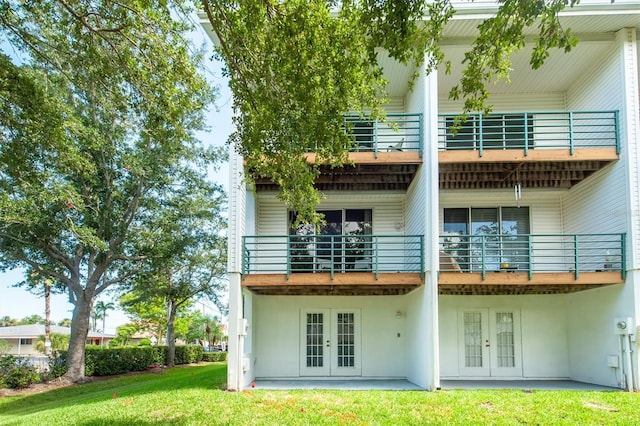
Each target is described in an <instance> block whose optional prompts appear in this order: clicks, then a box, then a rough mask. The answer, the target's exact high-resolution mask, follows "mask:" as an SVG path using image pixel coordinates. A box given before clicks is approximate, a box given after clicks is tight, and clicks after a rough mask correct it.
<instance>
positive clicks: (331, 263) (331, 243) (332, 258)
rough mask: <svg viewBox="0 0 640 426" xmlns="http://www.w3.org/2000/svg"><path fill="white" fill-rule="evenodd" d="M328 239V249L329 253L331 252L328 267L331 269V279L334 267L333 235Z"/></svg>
mask: <svg viewBox="0 0 640 426" xmlns="http://www.w3.org/2000/svg"><path fill="white" fill-rule="evenodd" d="M329 241H330V246H329V250H330V253H331V256H329V259H330V264H329V265H330V269H329V270H330V271H331V279H333V276H334V272H335V271H334V268H335V261H334V259H335V258H334V256H335V250H334V244H335V237H330V239H329Z"/></svg>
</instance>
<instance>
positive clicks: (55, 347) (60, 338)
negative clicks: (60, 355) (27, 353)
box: [35, 333, 70, 353]
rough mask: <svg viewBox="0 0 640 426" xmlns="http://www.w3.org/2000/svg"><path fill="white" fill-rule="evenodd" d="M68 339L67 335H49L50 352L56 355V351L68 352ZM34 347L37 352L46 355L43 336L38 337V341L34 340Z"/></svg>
mask: <svg viewBox="0 0 640 426" xmlns="http://www.w3.org/2000/svg"><path fill="white" fill-rule="evenodd" d="M69 338H70V336H69V335H68V334H60V333H51V351H53V352H54V353H56V352H57V351H66V350H68V349H69ZM35 347H36V350H37V351H38V352H42V353H46V345H45V337H44V335H42V336H39V337H38V340H36V345H35Z"/></svg>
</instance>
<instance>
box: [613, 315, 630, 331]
mask: <svg viewBox="0 0 640 426" xmlns="http://www.w3.org/2000/svg"><path fill="white" fill-rule="evenodd" d="M613 330H614V332H615V333H616V334H634V332H635V329H634V327H633V318H631V317H624V318H616V319H615V320H614V321H613Z"/></svg>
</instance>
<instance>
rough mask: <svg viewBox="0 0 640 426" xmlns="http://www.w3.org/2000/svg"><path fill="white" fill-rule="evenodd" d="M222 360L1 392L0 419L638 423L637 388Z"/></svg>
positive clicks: (61, 422) (52, 421) (32, 422)
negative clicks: (274, 370) (425, 378)
mask: <svg viewBox="0 0 640 426" xmlns="http://www.w3.org/2000/svg"><path fill="white" fill-rule="evenodd" d="M225 375H226V365H225V364H222V363H216V364H205V365H202V366H193V367H183V368H175V369H172V370H168V371H165V372H164V373H163V374H157V373H150V374H144V375H137V376H128V377H122V378H117V379H110V380H105V381H101V382H95V383H88V384H85V385H78V386H73V387H69V388H63V389H57V390H52V391H50V392H46V393H41V394H33V395H29V396H16V397H4V398H0V424H1V425H71V424H73V425H102V424H104V425H146V424H148V425H158V424H175V425H206V424H212V425H213V424H232V425H297V424H309V425H316V424H339V425H342V424H346V425H370V424H375V425H379V424H389V425H407V424H409V425H410V424H415V425H423V424H445V425H452V424H454V425H455V424H461V425H469V424H539V425H550V424H576V425H588V424H593V425H595V424H597V425H601V424H618V425H627V424H628V425H634V424H635V425H637V424H640V394H630V393H625V392H577V391H522V390H492V391H489V390H478V391H439V392H415V391H337V390H330V391H329V390H326V391H309V390H306V391H302V390H299V391H293V390H292V391H269V390H252V391H244V392H240V393H233V392H226V391H224V390H222V388H223V383H224V382H225V380H226V377H225Z"/></svg>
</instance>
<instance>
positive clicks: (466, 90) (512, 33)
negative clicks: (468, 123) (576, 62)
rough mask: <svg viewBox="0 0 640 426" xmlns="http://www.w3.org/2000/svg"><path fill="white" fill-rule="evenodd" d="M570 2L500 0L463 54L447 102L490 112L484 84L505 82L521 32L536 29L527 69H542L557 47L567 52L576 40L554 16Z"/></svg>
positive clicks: (468, 109) (522, 38)
mask: <svg viewBox="0 0 640 426" xmlns="http://www.w3.org/2000/svg"><path fill="white" fill-rule="evenodd" d="M575 3H577V1H574V0H552V1H541V0H540V1H519V0H504V1H502V2H501V3H500V6H499V8H498V11H497V13H496V15H495V16H493V17H491V18H488V19H487V20H485V21H484V22H483V23H482V24H480V26H479V27H478V29H479V31H480V34H479V35H478V36H477V37H476V38H475V40H474V42H473V45H472V48H471V49H470V50H469V51H468V52H467V53H465V59H464V63H465V64H466V68H465V69H464V71H463V75H462V79H461V81H460V84H458V85H456V86H454V87H453V88H452V89H451V91H450V92H449V98H450V99H461V98H463V99H464V100H465V102H464V112H465V113H467V112H472V111H482V112H490V111H491V105H490V104H489V103H488V99H489V92H488V90H487V84H488V83H493V82H495V81H497V80H507V81H508V80H509V71H510V69H511V55H512V54H513V53H514V52H516V51H518V50H520V49H522V48H523V47H524V45H525V41H526V39H525V29H527V28H529V27H532V26H534V25H535V26H537V27H538V29H539V31H538V34H539V35H538V37H537V38H536V40H535V46H534V49H533V52H532V55H531V61H530V63H531V66H532V68H534V69H536V68H539V67H540V66H542V64H543V63H544V61H545V59H546V58H547V57H548V56H549V49H551V48H555V47H559V48H562V49H564V51H565V52H569V51H570V50H571V48H572V47H573V46H575V45H576V43H577V39H576V38H575V37H574V36H573V34H572V33H571V31H570V30H569V29H566V30H565V29H563V28H562V26H561V25H560V22H559V20H558V14H559V13H560V12H561V11H562V10H564V8H565V7H566V6H567V5H571V6H573V5H574V4H575Z"/></svg>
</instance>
